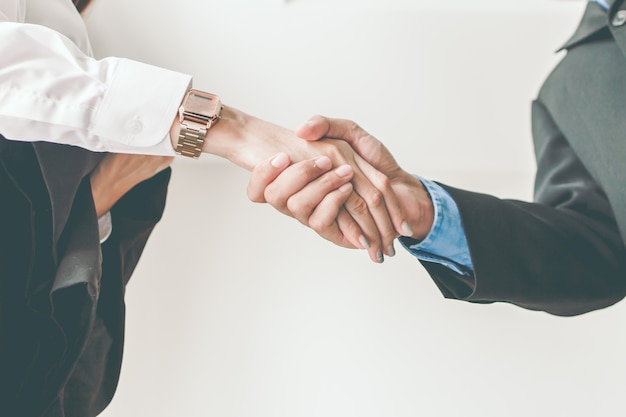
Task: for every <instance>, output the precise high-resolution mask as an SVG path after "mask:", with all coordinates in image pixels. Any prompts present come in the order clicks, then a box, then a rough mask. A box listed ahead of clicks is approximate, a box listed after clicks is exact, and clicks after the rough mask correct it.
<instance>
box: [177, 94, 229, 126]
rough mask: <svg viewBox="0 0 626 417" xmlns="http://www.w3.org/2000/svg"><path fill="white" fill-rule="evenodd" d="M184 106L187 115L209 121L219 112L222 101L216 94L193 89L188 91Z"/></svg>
mask: <svg viewBox="0 0 626 417" xmlns="http://www.w3.org/2000/svg"><path fill="white" fill-rule="evenodd" d="M183 107H184V112H185V116H187V117H190V118H192V119H195V118H197V119H200V120H204V121H207V120H210V119H212V118H214V117H215V116H216V115H218V114H219V110H220V109H221V103H220V99H219V97H218V96H216V95H214V94H209V93H203V92H201V91H196V90H191V91H189V92H188V93H187V97H186V99H185V101H184V105H183Z"/></svg>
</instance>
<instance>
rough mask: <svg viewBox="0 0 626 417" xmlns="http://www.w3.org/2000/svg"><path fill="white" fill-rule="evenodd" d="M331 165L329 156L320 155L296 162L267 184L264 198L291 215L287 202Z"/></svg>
mask: <svg viewBox="0 0 626 417" xmlns="http://www.w3.org/2000/svg"><path fill="white" fill-rule="evenodd" d="M331 167H332V162H331V161H330V158H328V157H326V156H320V157H317V158H315V159H309V160H305V161H301V162H297V163H295V164H293V165H292V166H290V167H289V168H288V169H286V170H285V171H284V172H283V173H281V174H280V175H279V176H278V177H276V179H275V180H274V181H272V182H271V183H270V184H268V185H267V187H266V188H265V191H264V199H265V201H267V202H268V203H270V204H271V205H272V206H273V207H274V208H276V209H277V210H279V211H280V212H281V213H284V214H287V215H290V216H291V215H292V214H291V212H290V211H289V209H288V207H287V202H288V200H289V199H290V198H291V196H293V195H294V194H296V193H297V192H299V191H300V190H301V189H302V188H304V187H305V186H307V184H309V183H310V182H311V181H314V180H315V179H317V178H318V177H319V176H320V175H322V174H323V173H325V172H327V171H328V170H329V169H330V168H331Z"/></svg>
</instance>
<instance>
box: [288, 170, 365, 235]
mask: <svg viewBox="0 0 626 417" xmlns="http://www.w3.org/2000/svg"><path fill="white" fill-rule="evenodd" d="M353 175H354V171H353V169H352V167H351V166H350V165H342V166H340V167H338V168H336V169H334V170H333V171H330V172H327V173H325V174H323V175H321V176H319V177H318V178H317V179H315V180H313V181H311V182H310V183H308V184H306V185H305V186H304V187H303V188H302V189H301V190H300V191H298V192H297V193H294V194H293V195H292V196H291V197H289V199H288V200H287V210H288V211H289V212H290V213H291V215H292V216H293V217H295V218H296V219H298V220H299V221H300V222H301V223H302V224H304V225H307V226H309V225H310V223H309V217H310V216H311V214H312V213H313V211H314V210H315V209H316V207H317V206H318V205H319V204H320V203H321V202H322V201H323V200H324V199H325V198H326V197H327V194H329V193H331V192H332V191H334V190H336V189H338V188H339V187H341V186H344V185H346V184H347V183H348V184H349V182H348V181H350V180H351V179H352V176H353ZM344 190H345V188H344ZM350 191H352V185H350ZM349 195H350V194H347V195H346V198H347V197H348V196H349ZM342 204H343V203H342ZM335 215H336V212H335Z"/></svg>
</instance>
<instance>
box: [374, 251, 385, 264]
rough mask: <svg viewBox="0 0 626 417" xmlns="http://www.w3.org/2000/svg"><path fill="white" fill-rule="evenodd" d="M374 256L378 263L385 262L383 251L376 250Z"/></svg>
mask: <svg viewBox="0 0 626 417" xmlns="http://www.w3.org/2000/svg"><path fill="white" fill-rule="evenodd" d="M376 258H377V259H378V262H379V263H381V264H382V263H383V262H385V257H384V256H383V252H382V251H378V252H376Z"/></svg>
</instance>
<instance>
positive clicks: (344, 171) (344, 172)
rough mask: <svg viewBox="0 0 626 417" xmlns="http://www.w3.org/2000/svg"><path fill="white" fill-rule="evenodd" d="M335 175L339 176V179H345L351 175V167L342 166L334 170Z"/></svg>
mask: <svg viewBox="0 0 626 417" xmlns="http://www.w3.org/2000/svg"><path fill="white" fill-rule="evenodd" d="M335 174H337V175H339V176H340V177H347V176H348V175H350V174H352V167H351V166H350V165H342V166H340V167H339V168H337V169H336V170H335Z"/></svg>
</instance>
